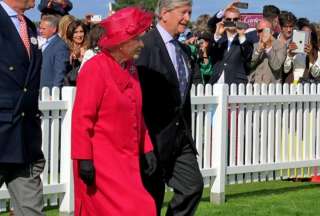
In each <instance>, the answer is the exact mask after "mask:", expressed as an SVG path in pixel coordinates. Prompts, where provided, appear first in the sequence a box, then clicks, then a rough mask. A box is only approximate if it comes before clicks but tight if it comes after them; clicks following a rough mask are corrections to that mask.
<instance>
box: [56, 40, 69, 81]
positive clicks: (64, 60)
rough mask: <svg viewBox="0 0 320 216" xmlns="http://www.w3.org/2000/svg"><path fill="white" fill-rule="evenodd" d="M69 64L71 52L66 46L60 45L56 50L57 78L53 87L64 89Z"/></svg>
mask: <svg viewBox="0 0 320 216" xmlns="http://www.w3.org/2000/svg"><path fill="white" fill-rule="evenodd" d="M68 63H69V50H68V48H67V46H66V45H65V44H62V45H59V47H58V49H57V50H55V56H54V65H53V67H54V70H55V73H54V74H55V77H54V80H53V86H58V87H62V85H63V81H64V77H65V75H66V73H67V66H68Z"/></svg>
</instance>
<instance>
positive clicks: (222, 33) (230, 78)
mask: <svg viewBox="0 0 320 216" xmlns="http://www.w3.org/2000/svg"><path fill="white" fill-rule="evenodd" d="M239 19H240V11H239V10H238V9H237V8H234V7H231V8H229V9H227V10H226V11H225V13H224V18H223V21H221V22H219V23H218V24H217V29H216V32H215V33H214V42H213V44H212V48H211V49H210V50H211V51H210V53H209V55H210V56H211V59H212V64H213V65H214V66H213V68H214V70H215V73H214V74H213V75H212V76H211V79H210V81H209V82H210V83H211V84H214V83H226V84H229V85H230V84H232V83H236V84H240V83H247V82H248V79H247V75H248V74H249V73H250V71H249V67H248V66H249V63H250V60H251V56H252V52H253V45H252V44H251V43H250V42H249V41H248V40H247V38H246V35H245V32H244V31H245V30H244V29H238V28H237V27H236V24H235V23H236V22H237V21H238V20H239ZM227 21H229V22H232V23H233V26H225V23H226V22H227Z"/></svg>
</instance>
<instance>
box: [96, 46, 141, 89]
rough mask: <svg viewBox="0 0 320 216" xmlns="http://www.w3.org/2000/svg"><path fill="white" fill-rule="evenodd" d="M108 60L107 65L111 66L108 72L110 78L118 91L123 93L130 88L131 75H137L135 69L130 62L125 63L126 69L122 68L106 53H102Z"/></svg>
mask: <svg viewBox="0 0 320 216" xmlns="http://www.w3.org/2000/svg"><path fill="white" fill-rule="evenodd" d="M102 55H105V57H106V58H108V59H109V64H112V69H111V70H110V73H111V76H112V78H113V80H114V81H115V83H116V85H117V86H118V88H119V90H120V91H121V92H122V93H123V92H124V91H125V90H126V89H127V88H128V87H130V77H131V73H137V69H136V67H135V66H134V64H133V62H132V61H128V62H127V63H126V67H125V68H123V67H121V65H120V64H119V63H118V62H117V61H116V60H115V59H114V58H113V57H112V56H111V55H110V54H109V53H107V52H102Z"/></svg>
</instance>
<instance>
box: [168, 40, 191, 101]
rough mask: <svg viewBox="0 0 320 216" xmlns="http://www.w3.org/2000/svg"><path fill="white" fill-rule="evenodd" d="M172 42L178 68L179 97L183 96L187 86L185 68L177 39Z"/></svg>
mask: <svg viewBox="0 0 320 216" xmlns="http://www.w3.org/2000/svg"><path fill="white" fill-rule="evenodd" d="M171 42H172V44H173V45H174V46H175V48H176V61H177V69H178V76H179V88H180V94H181V99H183V98H184V96H185V92H186V88H187V82H188V81H187V72H186V71H187V69H186V67H185V64H184V61H183V54H182V52H183V51H182V50H181V47H180V45H179V42H178V41H177V40H172V41H171Z"/></svg>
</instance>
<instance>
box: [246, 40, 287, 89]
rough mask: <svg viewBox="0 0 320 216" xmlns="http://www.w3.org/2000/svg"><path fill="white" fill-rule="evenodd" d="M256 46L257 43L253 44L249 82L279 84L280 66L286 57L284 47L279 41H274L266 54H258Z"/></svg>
mask: <svg viewBox="0 0 320 216" xmlns="http://www.w3.org/2000/svg"><path fill="white" fill-rule="evenodd" d="M258 45H259V43H255V44H254V52H253V54H252V58H251V64H250V67H251V73H250V75H249V81H250V82H251V83H266V84H270V83H279V82H281V74H282V66H283V63H284V61H285V59H286V56H287V50H286V47H285V46H282V45H281V43H280V41H279V40H274V41H273V43H272V48H271V50H270V51H269V52H268V53H266V52H261V53H259V52H258V51H257V49H258Z"/></svg>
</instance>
